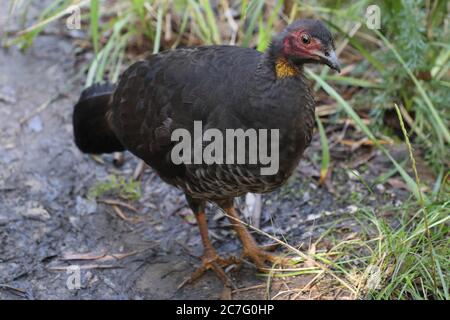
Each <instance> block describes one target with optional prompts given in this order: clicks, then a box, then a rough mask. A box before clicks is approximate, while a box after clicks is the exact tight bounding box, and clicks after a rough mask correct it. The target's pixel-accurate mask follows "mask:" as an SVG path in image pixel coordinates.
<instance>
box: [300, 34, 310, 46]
mask: <svg viewBox="0 0 450 320" xmlns="http://www.w3.org/2000/svg"><path fill="white" fill-rule="evenodd" d="M302 42H303V43H304V44H309V43H310V42H311V38H310V36H309V35H307V34H303V35H302Z"/></svg>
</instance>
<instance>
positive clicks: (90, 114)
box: [73, 20, 339, 284]
mask: <svg viewBox="0 0 450 320" xmlns="http://www.w3.org/2000/svg"><path fill="white" fill-rule="evenodd" d="M307 63H321V64H326V65H328V66H329V67H330V68H332V69H335V70H337V71H339V63H338V60H337V58H336V54H335V52H334V43H333V38H332V36H331V33H330V32H329V31H328V29H327V28H326V27H325V25H324V24H323V23H322V22H320V21H318V20H298V21H295V22H294V23H292V24H290V25H289V26H288V27H286V29H285V30H284V31H282V32H281V33H280V34H278V35H277V36H276V37H275V38H274V40H273V41H272V43H271V45H270V46H269V48H268V49H267V50H266V52H264V53H260V52H258V51H256V50H253V49H248V48H241V47H235V46H203V47H195V48H183V49H176V50H168V51H164V52H161V53H158V54H153V55H151V56H149V57H148V58H147V59H146V60H145V61H140V62H137V63H135V64H133V65H132V66H131V67H129V68H128V69H127V70H126V71H125V72H124V73H123V74H122V76H121V78H120V81H119V83H118V84H114V85H112V84H102V85H94V86H92V87H90V88H87V89H86V90H84V91H83V93H82V94H81V97H80V100H79V101H78V103H77V104H76V105H75V109H74V113H73V127H74V135H75V143H76V145H77V146H78V148H79V149H80V150H81V151H82V152H85V153H94V154H98V153H110V152H116V151H123V150H129V151H130V152H131V153H133V154H134V155H136V156H137V157H139V158H141V159H143V160H144V161H145V162H146V163H147V164H148V165H150V166H151V167H152V168H153V169H154V170H155V171H156V172H157V173H158V174H159V175H160V176H161V178H162V179H163V180H164V181H166V182H167V183H169V184H171V185H173V186H176V187H178V188H180V189H181V190H183V191H184V193H185V194H186V198H187V202H188V204H189V206H190V207H191V209H192V210H193V212H194V214H195V216H196V219H197V222H198V226H199V228H200V235H201V238H202V242H203V246H204V254H203V259H202V265H201V267H200V268H199V269H198V270H197V271H196V272H194V274H193V275H192V277H191V279H192V280H194V279H196V278H197V277H198V276H200V275H201V274H203V272H204V271H206V270H208V269H213V270H214V271H215V272H216V273H217V275H218V276H219V278H220V279H221V280H223V281H224V282H225V283H226V284H229V280H228V278H227V275H226V274H225V272H224V271H223V267H225V266H227V265H228V264H231V263H234V262H235V261H236V260H235V259H222V258H220V257H219V256H218V255H217V253H216V251H215V249H214V248H213V246H212V244H211V241H210V239H209V237H208V226H207V219H206V216H205V203H206V202H207V201H210V202H214V203H216V204H217V205H218V206H220V207H221V208H222V209H223V210H224V211H225V212H226V214H227V216H228V218H229V219H230V221H231V224H232V225H233V227H234V229H235V230H236V232H237V234H238V236H239V238H240V239H241V241H242V245H243V256H244V257H249V258H250V259H251V260H252V261H253V262H254V263H255V264H256V266H257V267H259V268H263V267H264V266H265V263H266V262H273V261H276V260H277V257H276V256H275V255H273V254H271V253H268V252H267V251H265V250H264V249H262V248H260V247H258V246H257V244H256V242H255V240H254V239H253V237H252V235H251V234H250V233H249V231H248V230H247V229H246V227H245V225H244V224H242V223H241V222H239V217H238V214H237V213H236V211H235V209H234V205H233V202H234V201H233V200H234V198H235V197H238V196H241V195H244V194H246V193H247V192H255V193H265V192H270V191H272V190H274V189H276V188H278V187H280V186H281V185H282V184H283V183H284V182H286V180H287V179H288V178H289V176H290V175H291V174H292V172H293V170H294V169H295V168H296V166H297V164H298V161H299V159H300V157H301V155H302V153H303V151H304V150H305V148H306V147H307V146H308V144H309V143H310V141H311V136H312V133H313V127H314V105H315V103H314V99H313V95H312V92H311V90H310V88H309V87H308V84H307V80H306V79H305V76H304V74H303V65H304V64H307ZM195 121H200V122H201V124H202V127H203V128H204V129H211V128H214V129H216V130H218V131H216V133H217V132H219V133H224V132H225V131H226V130H228V129H242V130H248V129H255V130H259V129H277V130H278V146H279V148H278V150H279V151H278V150H275V152H276V151H278V152H279V159H278V161H279V163H278V167H277V171H276V172H275V173H272V174H262V173H261V172H262V171H261V170H260V169H261V168H262V164H261V162H256V163H255V162H253V163H250V162H246V161H241V162H239V161H237V162H238V163H236V162H234V163H233V162H232V161H231V162H226V163H223V164H221V163H219V162H217V163H208V164H207V163H205V162H198V161H197V162H195V161H194V163H192V162H184V163H179V161H174V160H173V157H172V151H173V149H174V148H175V146H176V141H174V140H173V139H172V134H173V133H174V131H175V130H176V129H184V130H185V132H188V133H191V134H193V135H194V129H195V128H194V127H195V125H194V122H195ZM241 132H242V131H241ZM245 132H247V131H245ZM271 139H273V140H274V138H271ZM204 147H205V145H204V143H202V144H201V148H204ZM253 147H254V148H256V149H258V148H261V146H260V145H259V144H257V145H254V144H253ZM236 150H237V149H233V150H231V151H236ZM219 151H220V150H219ZM223 151H224V152H225V153H226V152H227V151H230V150H228V149H226V148H225V149H224V150H223ZM272 151H273V150H272ZM244 152H245V157H244V158H245V160H248V159H249V154H248V151H244ZM193 153H194V151H193Z"/></svg>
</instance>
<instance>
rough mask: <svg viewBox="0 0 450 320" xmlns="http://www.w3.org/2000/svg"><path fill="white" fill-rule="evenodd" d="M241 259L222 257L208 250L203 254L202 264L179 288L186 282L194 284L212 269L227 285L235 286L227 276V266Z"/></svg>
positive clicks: (229, 286)
mask: <svg viewBox="0 0 450 320" xmlns="http://www.w3.org/2000/svg"><path fill="white" fill-rule="evenodd" d="M239 263H240V260H239V259H238V258H236V257H233V256H232V257H228V258H226V259H225V258H222V257H219V256H218V255H217V253H216V252H215V251H212V250H206V251H205V253H204V254H203V256H202V264H201V265H200V267H198V268H197V270H195V271H194V272H193V273H192V274H191V276H190V277H189V278H187V279H186V280H185V281H183V283H181V284H180V286H179V287H178V288H182V287H183V286H185V285H186V284H192V283H194V282H195V281H197V280H198V279H199V278H200V277H202V276H203V275H204V274H205V272H206V271H208V270H212V271H214V272H215V273H216V275H217V277H218V278H219V279H220V280H221V281H222V282H223V284H224V286H225V287H228V288H234V285H233V282H232V281H231V279H230V278H229V277H228V276H227V274H226V272H225V270H224V269H225V268H227V267H228V266H230V265H233V264H239Z"/></svg>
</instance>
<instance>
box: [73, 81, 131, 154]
mask: <svg viewBox="0 0 450 320" xmlns="http://www.w3.org/2000/svg"><path fill="white" fill-rule="evenodd" d="M114 89H115V87H114V85H112V84H109V83H105V84H95V85H93V86H91V87H89V88H87V89H85V90H84V91H83V92H82V93H81V96H80V100H78V102H77V104H76V105H75V107H74V111H73V132H74V135H75V144H76V145H77V147H78V148H79V149H80V150H81V151H82V152H84V153H97V154H98V153H110V152H116V151H123V150H125V149H124V147H123V146H122V144H121V143H120V141H119V140H118V139H117V137H116V135H115V134H114V131H113V130H112V129H111V127H110V125H109V123H108V120H107V118H106V114H107V112H108V111H109V110H110V101H111V97H112V94H113V92H114Z"/></svg>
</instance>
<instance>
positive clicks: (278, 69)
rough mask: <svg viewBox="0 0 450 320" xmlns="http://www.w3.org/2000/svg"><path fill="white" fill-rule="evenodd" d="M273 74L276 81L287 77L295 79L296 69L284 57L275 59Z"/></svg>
mask: <svg viewBox="0 0 450 320" xmlns="http://www.w3.org/2000/svg"><path fill="white" fill-rule="evenodd" d="M275 73H276V75H277V79H283V78H287V77H295V76H296V75H297V74H298V70H297V68H295V67H294V66H293V65H292V64H291V63H289V61H287V60H286V58H284V57H280V58H277V60H276V62H275Z"/></svg>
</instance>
